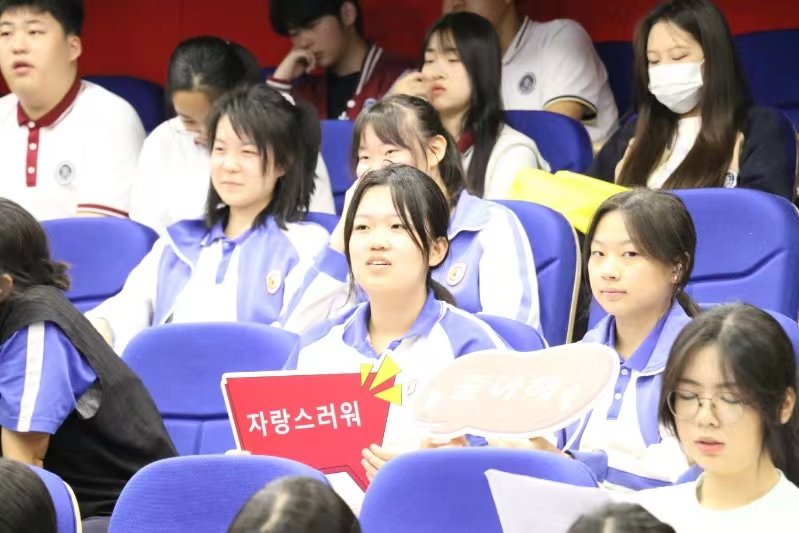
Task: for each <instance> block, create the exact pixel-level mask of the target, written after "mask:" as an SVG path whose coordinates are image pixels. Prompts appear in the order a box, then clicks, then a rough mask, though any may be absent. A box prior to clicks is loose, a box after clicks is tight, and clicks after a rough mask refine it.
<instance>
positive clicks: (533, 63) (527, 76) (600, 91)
mask: <svg viewBox="0 0 799 533" xmlns="http://www.w3.org/2000/svg"><path fill="white" fill-rule="evenodd" d="M502 99H503V101H504V104H505V109H521V110H541V109H544V108H545V107H546V106H548V105H550V104H553V103H555V102H558V101H573V102H579V103H581V104H583V105H585V106H586V107H588V108H589V109H590V110H591V114H590V115H587V116H585V117H584V118H583V124H585V127H586V129H587V130H588V133H589V134H590V135H591V140H593V141H594V142H597V141H604V140H606V139H607V138H608V137H610V135H611V134H612V133H613V131H614V130H615V129H616V123H617V120H618V117H619V112H618V110H617V109H616V101H615V100H614V99H613V93H612V92H611V90H610V85H609V84H608V73H607V70H606V69H605V65H604V64H603V63H602V60H601V59H600V58H599V56H598V55H597V53H596V50H594V45H593V43H592V42H591V38H590V37H589V36H588V34H587V33H586V32H585V30H584V29H583V27H582V26H580V24H578V23H577V22H575V21H573V20H568V19H558V20H553V21H550V22H534V21H532V20H530V19H529V18H525V19H524V22H523V23H522V27H521V28H520V29H519V31H518V33H517V34H516V37H515V38H514V39H513V42H512V43H511V45H510V47H509V48H508V50H507V51H506V52H505V57H503V58H502Z"/></svg>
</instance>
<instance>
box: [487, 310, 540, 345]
mask: <svg viewBox="0 0 799 533" xmlns="http://www.w3.org/2000/svg"><path fill="white" fill-rule="evenodd" d="M476 316H477V318H479V319H480V320H482V321H483V322H485V323H486V324H488V325H489V326H491V329H493V330H494V331H496V332H497V333H498V334H499V336H500V337H502V340H504V341H505V342H506V343H507V344H508V346H510V348H511V349H512V350H516V351H517V352H533V351H535V350H543V349H544V348H546V346H547V344H546V341H545V340H544V337H542V336H541V334H540V333H539V332H538V330H536V329H535V328H534V327H533V326H531V325H529V324H525V323H523V322H518V321H516V320H513V319H512V318H507V317H504V316H494V315H487V314H485V313H477V315H476Z"/></svg>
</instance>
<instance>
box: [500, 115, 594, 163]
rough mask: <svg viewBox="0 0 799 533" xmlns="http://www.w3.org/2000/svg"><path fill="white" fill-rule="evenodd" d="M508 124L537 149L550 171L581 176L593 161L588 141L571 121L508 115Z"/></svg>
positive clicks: (564, 118) (565, 118)
mask: <svg viewBox="0 0 799 533" xmlns="http://www.w3.org/2000/svg"><path fill="white" fill-rule="evenodd" d="M506 115H507V121H508V124H510V126H511V127H512V128H514V129H517V130H519V131H520V132H522V133H524V134H525V135H527V136H528V137H530V138H531V139H532V140H534V141H535V144H536V145H537V146H538V150H539V151H540V152H541V155H542V156H544V159H546V160H547V162H548V163H549V167H550V170H551V171H552V172H557V171H558V170H571V171H572V172H579V173H584V172H585V171H586V170H588V167H589V166H591V162H592V161H593V160H594V149H593V146H592V145H591V137H589V135H588V131H587V130H586V129H585V127H584V126H583V125H582V124H580V123H579V122H577V121H576V120H574V119H571V118H569V117H567V116H564V115H560V114H558V113H550V112H549V111H507V112H506Z"/></svg>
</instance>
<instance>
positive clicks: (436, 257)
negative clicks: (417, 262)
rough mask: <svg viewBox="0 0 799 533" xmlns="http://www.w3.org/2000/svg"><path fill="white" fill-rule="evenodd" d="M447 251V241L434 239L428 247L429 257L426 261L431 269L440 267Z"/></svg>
mask: <svg viewBox="0 0 799 533" xmlns="http://www.w3.org/2000/svg"><path fill="white" fill-rule="evenodd" d="M447 250H449V241H448V240H447V239H446V237H439V238H438V239H436V240H435V241H434V242H433V245H432V246H431V247H430V257H428V259H427V264H428V265H429V266H431V267H437V266H438V265H440V264H441V262H442V261H443V260H444V258H445V257H446V256H447Z"/></svg>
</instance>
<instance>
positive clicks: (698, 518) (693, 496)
mask: <svg viewBox="0 0 799 533" xmlns="http://www.w3.org/2000/svg"><path fill="white" fill-rule="evenodd" d="M701 483H702V476H700V478H699V479H698V480H697V481H696V482H693V483H683V484H682V485H674V486H669V487H663V488H659V489H651V490H644V491H641V492H639V493H638V494H636V495H635V496H634V498H635V501H637V502H638V503H640V504H641V505H643V506H644V507H646V508H647V509H648V510H649V512H651V513H652V514H653V515H655V516H656V517H657V518H658V519H659V520H661V521H662V522H666V523H667V524H669V525H671V526H672V527H673V528H674V529H675V530H676V531H677V532H678V533H692V532H696V533H710V532H715V531H719V532H721V531H723V532H724V533H738V532H740V533H752V532H763V533H766V532H768V533H771V532H775V533H776V532H778V531H779V532H782V531H796V530H797V529H799V514H798V513H797V509H799V488H797V487H796V485H794V484H793V483H791V482H790V481H788V479H786V477H785V476H784V475H783V474H782V473H780V480H779V481H778V482H777V484H776V485H774V488H773V489H771V490H770V491H769V492H768V493H767V494H766V495H765V496H763V497H762V498H760V499H759V500H756V501H753V502H752V503H750V504H749V505H745V506H743V507H739V508H737V509H729V510H725V511H717V510H713V509H706V508H704V507H702V505H701V504H700V503H699V500H698V499H697V488H698V487H701Z"/></svg>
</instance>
